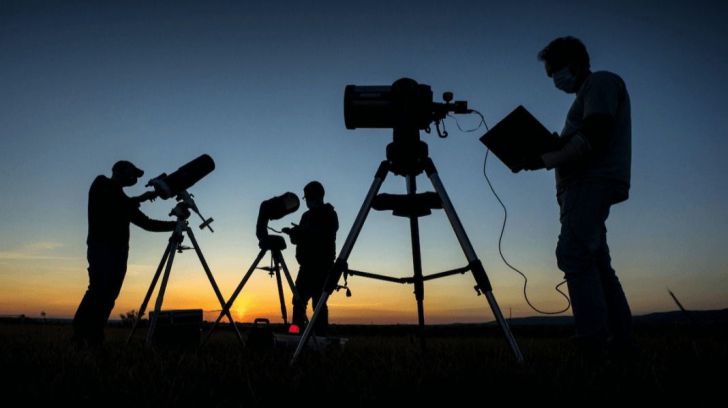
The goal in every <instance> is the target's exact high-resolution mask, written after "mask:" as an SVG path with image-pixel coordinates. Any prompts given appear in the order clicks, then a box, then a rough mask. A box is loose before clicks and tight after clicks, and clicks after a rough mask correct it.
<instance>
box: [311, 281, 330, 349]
mask: <svg viewBox="0 0 728 408" xmlns="http://www.w3.org/2000/svg"><path fill="white" fill-rule="evenodd" d="M322 294H323V283H322V284H321V286H320V287H319V288H318V290H317V291H316V293H314V294H313V297H312V299H313V307H314V308H315V307H316V306H317V305H318V301H319V299H320V298H321V295H322ZM314 329H316V334H317V335H319V336H325V335H326V333H327V332H328V330H329V307H328V305H326V303H324V306H323V308H322V309H321V313H319V316H318V319H317V320H316V326H315V327H314Z"/></svg>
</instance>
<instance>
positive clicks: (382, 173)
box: [291, 161, 389, 364]
mask: <svg viewBox="0 0 728 408" xmlns="http://www.w3.org/2000/svg"><path fill="white" fill-rule="evenodd" d="M388 172H389V162H388V161H383V162H382V163H381V164H380V165H379V168H378V169H377V172H376V173H375V174H374V181H372V185H371V187H370V188H369V192H368V193H367V196H366V198H365V199H364V202H363V203H362V205H361V208H360V209H359V213H358V214H357V216H356V219H355V220H354V225H353V226H352V227H351V230H350V231H349V235H348V236H347V237H346V241H344V246H343V247H341V251H340V252H339V257H338V258H337V259H336V262H334V266H333V267H332V269H331V270H330V271H329V274H328V276H327V278H326V283H325V286H324V291H323V293H321V297H320V298H319V301H318V303H317V304H316V308H315V309H314V312H313V316H311V320H309V322H308V324H307V325H306V329H305V330H304V331H303V334H302V335H301V339H300V340H299V342H298V346H297V347H296V351H295V352H294V353H293V357H292V358H291V364H293V363H295V362H296V359H297V358H298V355H299V354H301V351H302V350H303V347H304V346H305V345H306V342H308V339H309V337H311V331H312V330H313V326H314V325H315V324H316V320H317V319H318V317H319V314H320V313H321V310H322V309H323V306H324V305H325V304H326V301H328V299H329V296H331V293H332V292H333V291H334V289H335V288H336V286H337V285H338V283H339V279H341V275H342V274H343V273H344V271H346V269H347V260H348V259H349V255H350V254H351V250H352V249H353V248H354V243H355V242H356V239H357V238H358V237H359V233H360V232H361V229H362V227H363V226H364V221H366V219H367V215H369V210H371V208H372V201H374V197H376V195H377V193H378V192H379V189H380V188H381V187H382V183H383V182H384V179H385V178H386V177H387V173H388Z"/></svg>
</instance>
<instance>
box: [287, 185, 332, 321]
mask: <svg viewBox="0 0 728 408" xmlns="http://www.w3.org/2000/svg"><path fill="white" fill-rule="evenodd" d="M303 193H304V199H305V200H306V206H307V207H308V211H306V212H305V213H303V215H302V216H301V221H300V223H299V224H298V225H296V226H294V227H293V228H283V232H285V233H286V234H289V235H290V237H291V243H293V244H294V245H296V260H298V264H299V265H300V269H299V270H298V276H297V277H296V291H297V292H298V295H299V297H295V296H294V298H293V324H295V325H297V326H298V327H303V325H304V323H305V321H306V307H307V305H308V301H309V299H313V305H314V306H316V304H317V303H318V300H319V298H320V297H321V294H322V293H323V288H324V283H325V282H326V277H327V274H328V272H329V270H330V269H331V268H332V266H333V264H334V258H335V256H336V231H337V230H338V229H339V219H338V217H337V215H336V211H335V210H334V207H333V206H332V205H331V204H329V203H324V187H323V186H322V185H321V183H319V182H318V181H312V182H310V183H308V184H307V185H306V187H304V189H303ZM328 324H329V311H328V308H327V306H326V305H324V307H323V310H322V311H321V314H320V315H319V317H318V319H317V321H316V326H315V327H314V329H315V330H316V333H317V334H319V335H323V334H326V330H327V328H328Z"/></svg>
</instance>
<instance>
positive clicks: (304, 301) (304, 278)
mask: <svg viewBox="0 0 728 408" xmlns="http://www.w3.org/2000/svg"><path fill="white" fill-rule="evenodd" d="M310 286H311V285H310V284H309V277H308V272H307V270H306V269H305V268H303V267H301V268H300V269H299V270H298V276H296V292H298V296H295V295H294V296H293V319H292V322H293V324H295V325H297V326H298V327H301V328H302V327H303V326H304V325H305V324H306V308H307V305H308V300H309V299H311V296H312V290H311V287H310Z"/></svg>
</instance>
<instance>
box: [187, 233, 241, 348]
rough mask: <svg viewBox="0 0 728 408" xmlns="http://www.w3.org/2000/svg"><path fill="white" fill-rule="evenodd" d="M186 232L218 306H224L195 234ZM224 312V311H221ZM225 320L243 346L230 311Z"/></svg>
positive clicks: (223, 300)
mask: <svg viewBox="0 0 728 408" xmlns="http://www.w3.org/2000/svg"><path fill="white" fill-rule="evenodd" d="M185 230H186V231H187V236H189V237H190V241H192V246H193V247H194V248H195V252H196V253H197V257H198V258H200V263H201V264H202V268H203V269H204V270H205V274H207V278H208V279H209V280H210V284H211V285H212V290H214V291H215V296H217V301H218V302H220V306H223V308H224V306H225V299H224V298H223V297H222V293H220V288H218V286H217V282H215V278H214V277H213V276H212V272H211V271H210V267H209V266H208V265H207V261H205V257H204V256H203V255H202V251H201V250H200V245H199V244H198V243H197V239H195V234H193V233H192V228H190V227H187V228H185ZM223 310H225V309H223ZM226 315H227V318H228V320H230V324H231V325H232V326H233V329H234V330H235V334H237V336H238V341H239V342H240V344H241V345H243V344H245V343H244V342H243V336H242V335H241V334H240V331H239V330H238V326H236V325H235V320H233V316H232V315H231V314H230V310H229V309H228V310H227V313H226Z"/></svg>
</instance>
